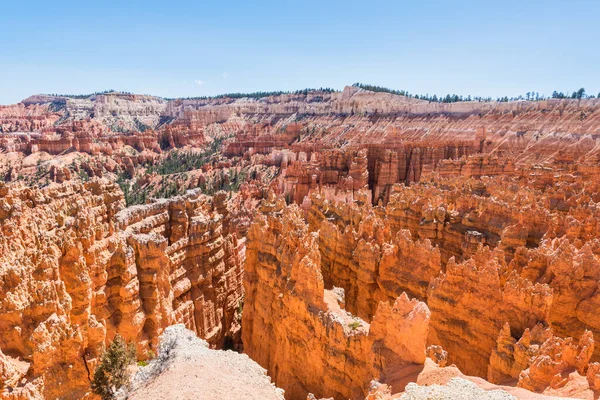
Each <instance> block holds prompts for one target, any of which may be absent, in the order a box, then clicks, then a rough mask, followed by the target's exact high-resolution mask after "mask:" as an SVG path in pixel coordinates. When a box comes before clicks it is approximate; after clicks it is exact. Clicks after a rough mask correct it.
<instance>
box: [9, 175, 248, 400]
mask: <svg viewBox="0 0 600 400" xmlns="http://www.w3.org/2000/svg"><path fill="white" fill-rule="evenodd" d="M0 195H1V196H0V204H1V209H2V211H1V214H0V221H1V227H2V236H1V239H0V246H1V248H2V251H1V252H0V253H1V254H2V256H1V257H2V259H1V262H0V265H1V270H0V271H1V273H0V282H1V283H2V284H1V285H0V287H1V288H2V296H1V298H2V300H1V301H0V327H1V330H2V332H4V333H3V334H2V336H1V338H0V348H1V349H2V352H3V356H2V361H3V369H2V370H3V374H4V375H5V376H6V381H5V385H8V386H10V388H8V390H9V395H8V398H11V397H14V398H19V396H25V397H26V395H25V394H27V393H37V395H38V396H42V397H44V398H55V397H62V398H77V397H81V396H83V395H84V394H85V393H86V392H87V391H88V389H89V379H90V371H93V370H94V368H95V363H96V360H97V358H98V355H99V354H100V352H101V351H102V347H103V345H104V344H105V342H107V341H108V340H110V339H111V338H112V337H113V336H114V335H115V334H116V333H120V334H121V335H123V336H124V337H125V338H126V339H127V340H131V341H134V342H135V343H136V344H137V347H138V352H139V354H141V355H142V357H143V355H144V354H146V352H147V351H148V350H152V349H156V346H157V344H158V336H159V335H160V333H161V332H162V330H163V329H164V328H165V327H166V326H168V325H170V324H172V323H174V322H181V323H184V324H185V326H186V327H188V328H189V329H192V330H193V331H195V332H196V333H197V334H198V335H199V336H200V337H203V338H205V339H206V340H208V341H209V342H210V343H212V344H214V345H217V346H222V345H223V343H224V341H225V338H226V337H229V338H232V339H233V337H234V336H235V335H236V334H238V333H239V332H237V333H236V326H239V324H238V323H237V320H236V319H237V318H238V317H237V316H236V312H237V310H238V306H239V303H240V301H241V292H242V288H241V276H242V263H243V251H241V243H240V241H238V239H237V236H236V234H235V233H232V232H229V231H228V230H227V229H224V225H225V221H226V220H227V217H226V216H225V215H223V214H221V213H219V212H218V211H216V210H217V209H220V208H222V206H221V205H219V201H222V200H223V198H220V199H219V198H216V199H215V200H214V201H211V199H210V198H207V197H204V196H201V195H198V194H190V195H188V196H186V197H177V198H173V199H170V200H161V201H157V202H154V203H151V204H148V205H145V206H137V207H133V208H128V209H123V206H124V202H123V195H122V192H121V191H120V190H119V189H118V186H116V185H114V184H111V183H108V182H106V181H103V180H94V181H90V182H88V183H86V184H79V183H65V184H62V185H59V186H56V187H51V188H48V189H44V190H38V189H30V188H25V187H18V186H12V185H11V186H10V187H7V186H3V187H2V193H0Z"/></svg>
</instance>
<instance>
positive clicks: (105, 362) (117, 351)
mask: <svg viewBox="0 0 600 400" xmlns="http://www.w3.org/2000/svg"><path fill="white" fill-rule="evenodd" d="M135 359H136V354H135V346H134V345H133V344H130V345H129V346H128V345H127V343H125V340H124V339H123V337H121V335H119V334H117V336H115V339H114V340H113V342H112V343H111V344H110V346H109V347H108V349H107V350H106V351H105V352H104V354H103V355H102V360H101V361H100V365H98V368H96V372H94V378H93V379H92V383H91V388H92V392H94V393H95V394H97V395H98V396H100V397H102V400H112V399H114V397H115V394H116V393H117V391H118V390H119V389H120V388H121V387H122V386H124V385H127V384H128V383H129V372H128V371H127V366H128V365H130V364H132V363H134V362H135Z"/></svg>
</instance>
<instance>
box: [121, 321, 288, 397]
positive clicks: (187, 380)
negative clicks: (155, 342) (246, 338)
mask: <svg viewBox="0 0 600 400" xmlns="http://www.w3.org/2000/svg"><path fill="white" fill-rule="evenodd" d="M283 394H284V393H283V390H281V389H278V388H277V387H275V385H273V384H272V383H271V380H270V379H269V377H268V376H267V375H266V371H265V370H264V369H263V368H261V367H260V366H259V365H258V364H256V363H255V362H254V361H252V360H251V359H250V358H249V357H248V356H247V355H244V354H238V353H235V352H233V351H223V350H211V349H209V347H208V343H207V342H206V341H204V340H201V339H199V338H198V337H197V336H196V334H195V333H194V332H192V331H190V330H187V329H185V326H184V325H173V326H170V327H168V328H167V329H165V330H164V332H163V334H162V335H161V337H160V346H159V348H158V355H157V358H156V359H154V360H152V361H150V363H149V364H148V365H147V366H145V367H142V368H141V369H140V371H138V372H137V374H136V375H135V376H134V377H133V379H132V383H131V387H130V388H129V389H124V390H122V392H121V393H120V395H119V396H117V397H118V398H122V399H131V400H137V399H139V400H142V399H149V398H151V399H157V400H159V399H165V400H167V399H202V400H220V399H248V400H284V396H283Z"/></svg>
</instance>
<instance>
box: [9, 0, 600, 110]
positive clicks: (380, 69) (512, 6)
mask: <svg viewBox="0 0 600 400" xmlns="http://www.w3.org/2000/svg"><path fill="white" fill-rule="evenodd" d="M599 22H600V1H599V0H562V1H558V0H519V1H516V0H502V1H491V0H478V1H467V0H454V1H442V0H437V1H434V0H412V1H401V0H390V1H379V0H370V1H352V0H345V1H337V0H334V1H329V0H319V1H313V0H302V1H285V0H277V1H234V0H222V1H201V0H194V1H178V0H172V1H165V0H160V1H154V0H145V1H126V0H120V1H112V0H96V1H81V0H77V1H71V0H59V1H48V0H45V1H37V0H29V1H13V0H5V1H3V2H2V6H1V8H0V38H1V39H0V104H9V103H14V102H18V101H19V100H22V99H23V98H25V97H27V96H29V95H31V94H35V93H73V94H77V93H90V92H94V91H101V90H107V89H115V90H123V91H129V92H135V93H147V94H155V95H160V96H165V97H178V96H203V95H213V94H219V93H227V92H252V91H261V90H262V91H270V90H294V89H302V88H306V87H321V86H323V87H333V88H336V89H341V88H343V87H344V86H345V85H350V84H352V83H354V82H362V83H369V84H375V85H381V86H386V87H390V88H393V89H404V90H408V91H409V92H411V93H419V94H426V93H429V94H438V95H439V94H446V93H456V94H462V95H468V94H470V95H482V96H493V97H496V96H501V95H502V96H503V95H507V96H516V95H519V94H524V93H526V92H528V91H537V92H540V93H543V94H551V92H552V90H554V89H557V90H559V91H565V92H566V91H573V90H576V89H577V88H579V87H582V86H583V87H585V88H586V89H587V91H588V93H593V94H595V95H597V94H598V92H599V91H600V23H599Z"/></svg>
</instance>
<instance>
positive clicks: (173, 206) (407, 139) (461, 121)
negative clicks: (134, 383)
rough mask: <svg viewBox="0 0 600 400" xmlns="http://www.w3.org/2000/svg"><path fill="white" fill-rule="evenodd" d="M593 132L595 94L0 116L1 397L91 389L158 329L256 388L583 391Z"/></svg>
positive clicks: (43, 99)
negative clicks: (102, 372)
mask: <svg viewBox="0 0 600 400" xmlns="http://www.w3.org/2000/svg"><path fill="white" fill-rule="evenodd" d="M599 140H600V99H546V100H540V101H511V102H491V101H490V102H486V101H468V102H456V103H437V102H429V101H425V100H419V99H415V98H409V97H405V96H400V95H395V94H391V93H384V92H377V93H376V92H371V91H368V90H364V89H360V88H358V87H354V86H352V87H346V88H344V90H342V91H330V90H306V91H299V92H295V93H289V94H277V95H271V96H264V97H241V98H238V97H227V96H222V97H216V98H199V99H163V98H160V97H154V96H146V95H133V94H126V93H118V92H107V93H102V94H96V95H90V96H87V97H86V96H77V97H73V96H49V95H35V96H31V97H29V98H27V99H25V100H23V101H22V102H21V103H19V104H15V105H9V106H0V177H1V178H2V179H1V181H2V183H0V229H1V235H0V332H2V334H1V335H0V398H3V399H46V398H48V399H49V398H64V399H77V398H90V399H92V398H96V397H95V395H93V394H92V393H91V392H90V380H91V379H92V376H93V372H94V370H95V369H96V367H97V365H98V362H99V359H100V356H101V354H102V352H103V350H104V348H105V346H106V345H107V344H109V343H110V342H111V340H112V339H113V338H114V337H115V335H116V334H120V335H121V336H123V337H124V339H125V340H126V341H128V342H131V343H134V344H135V346H136V348H137V355H138V359H140V360H148V361H150V360H152V359H153V357H154V356H156V353H158V356H159V358H160V351H161V350H160V349H161V345H160V337H161V335H163V333H165V332H166V335H167V337H168V336H169V335H171V334H173V332H175V331H177V332H178V333H177V334H178V335H183V336H185V335H188V336H189V337H190V338H191V337H192V336H191V335H192V333H193V334H195V335H196V336H197V337H198V338H200V339H202V340H204V341H205V342H203V341H201V340H200V339H197V338H194V340H196V339H197V340H198V342H195V341H194V343H195V346H197V348H195V350H189V349H188V350H189V351H190V352H191V353H189V354H193V355H194V357H199V354H211V355H210V356H208V355H207V356H206V357H209V358H210V360H213V359H214V360H217V359H221V358H220V357H223V360H229V361H223V362H225V364H226V365H227V366H228V367H227V368H228V369H227V374H232V375H231V376H232V378H231V379H232V380H234V379H238V378H239V382H249V381H248V379H249V378H248V377H255V379H256V380H255V381H254V382H256V386H257V392H256V397H255V398H261V397H260V396H266V397H267V398H269V397H270V396H272V398H281V396H285V398H286V399H292V400H295V399H302V400H304V399H307V398H308V399H319V398H322V399H326V398H327V399H328V398H333V399H336V400H338V399H392V398H411V397H410V396H412V395H413V394H411V393H415V394H414V396H417V394H416V393H419V391H421V390H425V389H424V388H423V386H431V387H432V388H434V387H435V388H436V389H435V390H448V391H452V390H459V389H457V387H465V388H467V389H465V390H472V391H473V392H474V393H479V395H481V396H490V398H495V397H494V396H495V394H494V393H496V390H501V392H498V393H501V394H502V396H504V395H506V396H508V397H500V398H515V397H516V398H540V399H543V398H549V397H551V396H562V397H574V398H586V399H594V398H597V396H598V393H600V392H599V391H600V346H598V347H597V346H595V343H594V338H596V337H599V335H600V318H599V317H598V315H599V314H598V313H597V309H598V307H599V306H600V239H599V238H600V141H599ZM175 324H182V326H179V327H172V328H168V327H169V326H171V325H175ZM184 328H185V329H187V330H189V331H191V332H189V331H183V329H184ZM170 332H171V333H170ZM186 337H187V336H186ZM180 340H183V339H180ZM186 340H187V339H186ZM190 340H192V339H190ZM207 346H209V347H210V348H211V349H215V350H208V349H206V347H207ZM184 347H185V346H184ZM163 348H164V347H163ZM225 350H235V351H237V352H241V353H243V354H245V355H243V356H240V355H239V354H236V353H233V352H231V351H225ZM163 351H164V350H163ZM182 351H183V350H182ZM186 351H187V350H186ZM213 351H214V353H206V352H213ZM182 354H183V353H182ZM186 354H187V353H186ZM238 356H239V357H242V358H243V359H244V360H246V358H244V357H250V359H251V360H246V361H247V362H246V361H240V360H242V358H236V357H238ZM186 357H188V356H184V355H181V356H180V357H175V358H174V359H175V361H173V363H174V364H173V369H169V370H168V371H167V372H164V374H166V375H164V376H163V375H160V376H159V377H157V378H155V380H154V381H151V382H150V383H148V382H146V383H144V384H143V386H147V387H138V388H137V389H136V390H137V391H138V393H140V394H138V396H141V397H139V398H144V396H149V395H151V394H152V390H151V387H152V385H155V387H157V388H161V389H160V390H163V392H162V393H163V395H164V393H165V392H164V391H165V390H167V391H168V389H165V385H168V384H169V381H170V380H171V379H170V378H169V376H175V375H177V374H178V373H177V371H181V373H182V374H183V373H184V372H185V371H186V370H189V369H190V368H192V369H193V368H198V366H197V364H198V363H200V364H202V361H201V358H200V359H194V363H196V364H195V365H196V366H191V367H189V368H188V367H185V368H184V367H182V366H179V367H178V366H177V365H178V363H179V362H181V363H184V364H185V363H186V362H187V361H185V360H186ZM190 357H191V356H190ZM177 360H180V361H177ZM188 361H189V357H188ZM251 361H253V362H254V363H255V364H252V362H251ZM152 362H153V361H150V363H151V365H152ZM211 362H212V361H211ZM214 362H217V361H214ZM219 362H221V361H219ZM256 364H258V365H256ZM190 365H192V364H190ZM219 365H220V364H219ZM236 365H239V367H238V366H236ZM234 366H235V367H234ZM178 368H179V369H178ZM261 368H262V369H261ZM212 369H213V368H211V370H212ZM214 369H215V371H214V372H211V373H216V374H218V371H216V370H217V368H214ZM263 369H264V370H263ZM142 370H143V369H142ZM174 371H175V372H174ZM244 371H246V372H247V376H239V375H240V374H241V375H244V374H245V372H244ZM264 371H266V374H267V375H268V376H265V374H264ZM169 374H170V375H169ZM236 374H237V378H236V377H235V376H236ZM184 375H185V374H184ZM186 376H187V375H186ZM224 376H225V375H224ZM269 377H270V379H271V381H272V382H273V384H274V385H276V386H277V388H279V389H275V388H274V387H271V386H270V385H271V383H270V381H269V380H268V378H269ZM221 378H222V377H221ZM242 378H243V379H242ZM186 379H193V378H192V377H191V376H190V377H189V378H186ZM253 379H254V378H253ZM152 382H155V383H152ZM210 382H219V381H218V380H214V381H213V380H210ZM211 384H212V383H211ZM240 384H244V385H248V387H252V386H253V385H252V384H248V383H240ZM138 385H141V383H139V382H138ZM215 385H217V384H215ZM417 385H419V386H417ZM432 385H433V386H432ZM461 385H462V386H461ZM202 386H203V385H197V386H195V387H196V388H197V389H195V390H202ZM217 386H218V385H217ZM491 389H496V390H492V391H490V390H491ZM156 390H158V389H156ZM215 390H216V389H215ZM432 390H434V389H432ZM133 393H134V395H133V397H132V398H135V391H134V392H133ZM157 393H158V392H157ZM215 393H216V392H215ZM219 393H221V394H220V395H218V396H222V393H223V392H219ZM261 393H262V394H261ZM232 395H233V394H232ZM215 396H216V395H215ZM401 396H408V397H401ZM511 396H512V397H511ZM199 398H201V397H199ZM207 398H209V397H207ZM214 398H218V397H214ZM248 398H253V397H251V396H250V394H248ZM262 398H264V397H262Z"/></svg>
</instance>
